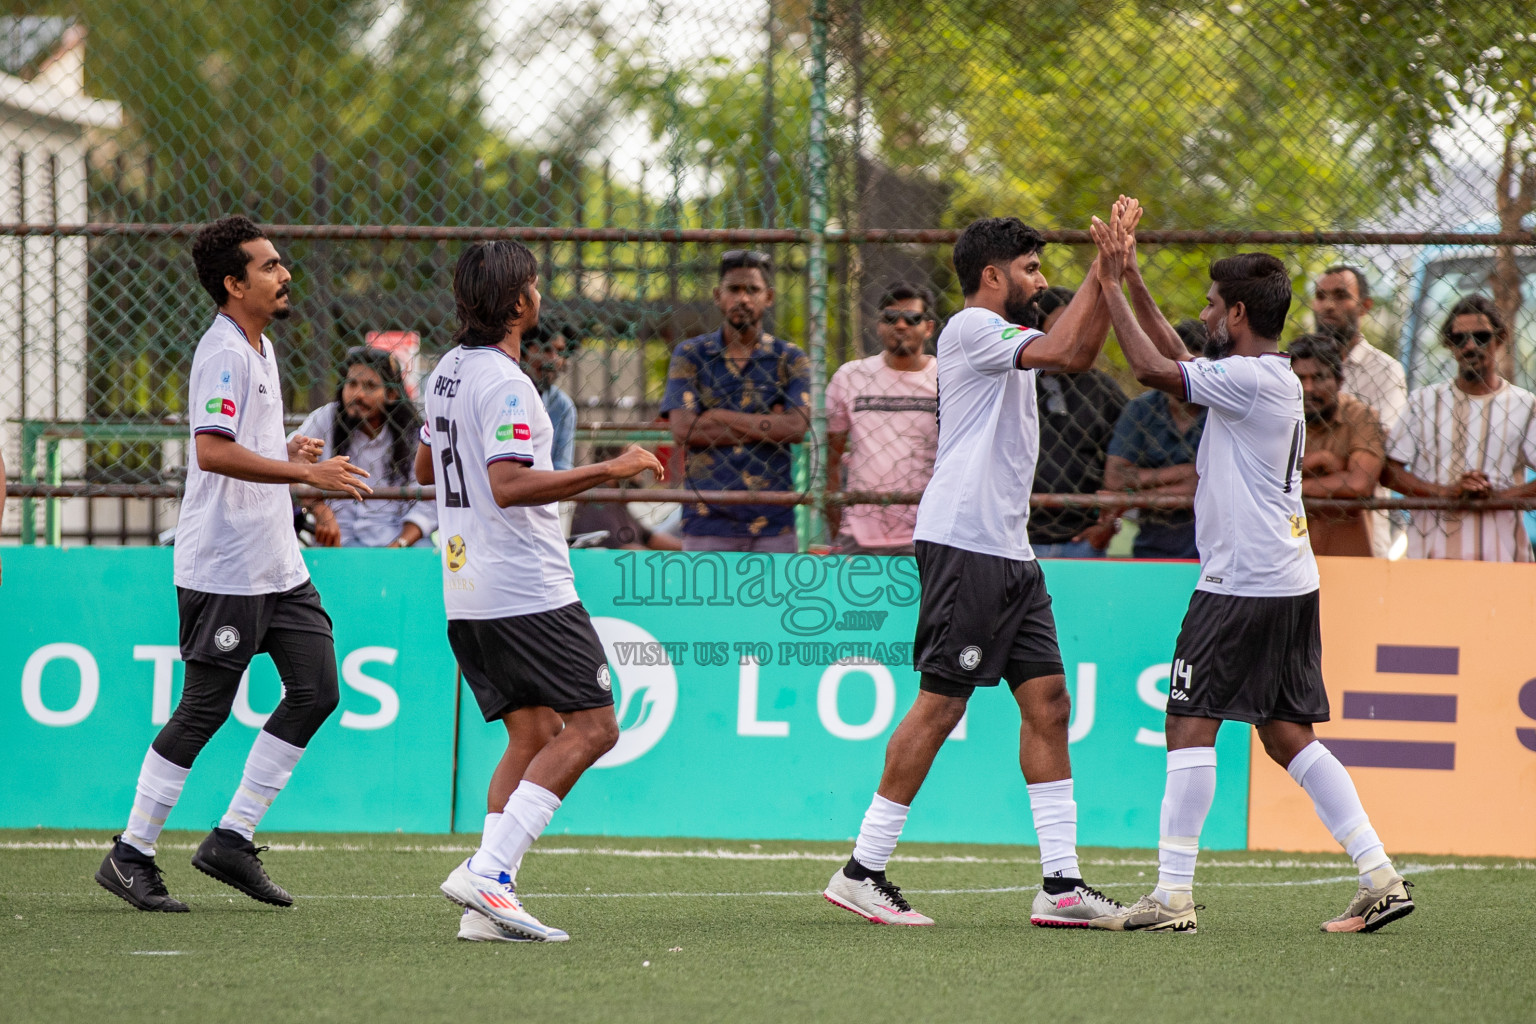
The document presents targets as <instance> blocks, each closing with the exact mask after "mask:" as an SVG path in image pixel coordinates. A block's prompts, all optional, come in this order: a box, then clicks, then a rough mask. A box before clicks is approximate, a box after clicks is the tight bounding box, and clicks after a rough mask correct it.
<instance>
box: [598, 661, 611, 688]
mask: <svg viewBox="0 0 1536 1024" xmlns="http://www.w3.org/2000/svg"><path fill="white" fill-rule="evenodd" d="M597 685H598V686H601V687H602V688H603V689H604V690H605V691H607V690H612V689H613V677H612V676H610V675H609V674H608V665H607V663H606V662H605V663H604V664H603V665H602V666H601V667H600V668H599V669H598V670H597Z"/></svg>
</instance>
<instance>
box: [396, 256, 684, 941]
mask: <svg viewBox="0 0 1536 1024" xmlns="http://www.w3.org/2000/svg"><path fill="white" fill-rule="evenodd" d="M453 299H454V306H455V310H456V313H457V316H458V321H459V329H458V333H457V334H456V335H455V341H457V342H458V344H457V347H455V348H453V349H451V350H450V351H449V352H448V353H447V354H446V355H444V356H443V358H442V360H441V361H440V362H439V363H438V364H437V369H436V370H435V371H434V372H433V374H432V376H431V378H430V379H429V380H428V381H427V385H426V398H427V403H426V404H427V416H426V423H425V424H424V425H423V426H422V429H421V444H420V446H419V447H418V448H417V451H416V477H417V479H418V480H420V481H421V482H422V483H423V484H430V483H434V482H435V483H436V485H437V499H436V500H437V511H438V531H439V533H440V534H441V536H442V537H443V538H444V541H443V603H444V605H445V606H446V608H447V612H448V642H449V644H450V645H451V646H452V647H453V653H454V656H455V657H456V658H457V659H458V662H459V667H460V669H461V671H462V672H463V674H464V679H465V681H466V682H467V683H468V684H469V687H470V689H471V690H472V691H473V692H474V694H475V700H476V701H477V703H478V704H479V705H480V711H481V713H482V714H483V715H484V716H485V720H486V721H487V722H496V721H499V722H501V723H502V724H503V725H504V726H505V727H506V730H507V750H506V753H505V754H504V755H503V756H502V759H501V762H500V764H498V766H497V768H496V771H495V773H494V774H493V775H492V777H491V786H490V794H489V798H488V803H487V807H488V811H489V813H488V814H487V815H486V819H485V830H484V833H483V835H482V838H481V841H480V847H479V849H478V850H476V851H475V853H474V855H473V856H472V857H470V858H469V859H468V860H466V861H464V863H462V864H460V865H459V866H458V867H457V868H455V869H454V871H453V873H452V874H450V875H449V876H448V878H447V880H446V881H444V882H443V885H442V889H443V893H444V894H445V895H446V896H447V897H448V898H449V899H450V900H452V901H453V902H454V903H457V904H459V905H460V906H462V907H464V908H465V911H464V914H463V915H462V916H461V917H460V925H459V937H460V938H463V939H469V940H473V941H483V940H493V941H494V940H504V941H519V940H524V941H526V940H533V941H538V942H563V941H565V940H566V939H567V938H569V936H567V935H566V933H565V932H563V931H561V930H560V929H558V928H551V927H549V926H548V925H545V924H543V923H542V922H540V921H539V920H538V918H536V917H534V916H533V915H532V914H530V913H528V911H526V910H525V909H523V906H522V904H521V903H520V902H519V900H518V898H517V890H516V882H517V870H518V866H519V864H520V863H521V862H522V858H523V854H524V853H526V852H527V851H528V848H529V847H530V846H531V845H532V844H533V841H534V840H535V839H537V838H538V837H539V834H540V833H542V832H543V831H544V829H545V827H546V826H547V825H548V824H549V820H550V818H551V817H552V816H553V815H554V813H555V810H556V808H558V807H559V806H560V801H562V800H563V799H565V797H566V795H567V794H568V793H569V792H570V791H571V787H572V786H574V785H575V784H576V780H577V779H579V778H581V774H582V773H583V772H584V771H586V770H587V769H588V768H590V767H591V766H592V764H593V762H595V761H596V760H597V759H598V758H599V757H602V756H603V754H605V753H607V752H608V751H609V750H610V749H611V748H612V747H613V745H614V743H616V742H617V741H618V738H619V726H618V723H617V722H616V721H615V720H614V716H613V692H612V684H611V681H610V677H609V672H608V660H607V657H606V656H605V655H604V653H603V646H602V643H601V642H600V641H599V640H598V637H597V631H596V630H594V629H593V628H592V620H591V619H590V618H589V617H588V616H587V610H586V609H585V608H583V607H582V605H581V601H580V599H579V598H578V597H577V596H576V585H575V580H574V577H573V575H572V572H571V559H570V552H569V549H568V547H567V545H566V541H565V534H564V532H563V531H562V530H561V528H560V510H559V506H558V505H557V504H556V503H557V502H558V501H560V500H561V499H562V498H570V497H573V496H575V495H577V494H580V493H581V492H582V491H585V490H587V489H588V488H591V487H602V486H605V485H608V484H611V483H614V482H616V481H619V480H628V479H630V478H632V477H635V476H638V475H640V474H641V473H644V472H645V471H646V470H650V471H651V472H653V473H655V474H656V477H657V478H658V479H660V478H661V477H662V475H663V470H662V466H661V463H660V462H658V461H657V460H656V456H654V455H652V454H651V453H650V452H648V451H646V450H645V449H643V448H640V447H639V446H636V445H631V446H630V447H628V448H627V449H625V450H624V452H622V453H621V454H620V455H619V456H618V457H617V458H615V459H611V460H609V461H607V462H600V463H597V464H595V465H590V466H578V467H576V468H574V469H566V470H556V469H554V467H553V463H552V448H553V444H554V427H553V425H552V424H551V422H550V418H549V414H548V412H546V411H545V409H544V403H543V400H542V399H541V398H540V397H539V391H538V388H537V387H536V386H535V385H534V383H533V381H532V380H530V379H529V378H528V376H527V375H526V374H525V373H524V372H523V370H522V368H521V366H519V364H518V360H519V359H520V358H521V356H522V339H523V336H524V335H525V334H527V333H528V332H529V331H531V330H532V329H533V328H534V327H535V326H536V325H537V324H538V322H539V290H538V261H537V259H536V258H535V257H534V255H533V253H532V252H530V251H529V250H528V248H527V246H524V245H522V244H521V243H518V242H512V241H505V242H482V243H477V244H475V245H471V246H469V247H468V248H466V249H465V250H464V252H463V254H462V255H460V257H459V261H458V265H457V266H455V268H454V273H453Z"/></svg>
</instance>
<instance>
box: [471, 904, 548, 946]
mask: <svg viewBox="0 0 1536 1024" xmlns="http://www.w3.org/2000/svg"><path fill="white" fill-rule="evenodd" d="M459 938H461V939H463V940H464V941H465V942H532V941H533V940H532V939H530V938H527V937H526V936H523V935H508V934H507V933H506V932H504V931H502V930H501V929H500V928H498V927H496V926H495V925H493V924H491V919H490V918H488V917H481V916H480V915H479V914H477V913H475V912H474V911H473V910H466V911H464V915H463V916H462V917H460V918H459Z"/></svg>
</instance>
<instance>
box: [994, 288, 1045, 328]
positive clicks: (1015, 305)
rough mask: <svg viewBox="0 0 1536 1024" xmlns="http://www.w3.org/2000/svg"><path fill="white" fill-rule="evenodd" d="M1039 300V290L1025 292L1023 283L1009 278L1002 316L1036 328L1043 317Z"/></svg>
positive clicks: (1013, 321) (1023, 325)
mask: <svg viewBox="0 0 1536 1024" xmlns="http://www.w3.org/2000/svg"><path fill="white" fill-rule="evenodd" d="M1039 300H1040V293H1039V292H1037V291H1035V292H1027V291H1025V290H1024V286H1023V285H1020V284H1018V283H1017V282H1015V281H1014V280H1012V279H1011V278H1010V279H1009V281H1008V294H1007V295H1006V296H1004V297H1003V318H1004V319H1005V320H1007V321H1008V322H1009V323H1014V324H1018V325H1019V326H1020V327H1036V328H1038V327H1039V326H1040V321H1042V320H1044V319H1045V318H1044V317H1043V316H1041V315H1040V301H1039Z"/></svg>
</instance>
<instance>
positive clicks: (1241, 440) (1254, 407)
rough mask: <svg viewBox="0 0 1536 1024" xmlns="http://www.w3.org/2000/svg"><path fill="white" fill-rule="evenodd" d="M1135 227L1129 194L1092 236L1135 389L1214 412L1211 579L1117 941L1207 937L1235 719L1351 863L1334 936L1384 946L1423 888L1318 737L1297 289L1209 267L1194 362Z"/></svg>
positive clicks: (1231, 264) (1249, 267)
mask: <svg viewBox="0 0 1536 1024" xmlns="http://www.w3.org/2000/svg"><path fill="white" fill-rule="evenodd" d="M1140 216H1141V211H1140V207H1139V205H1138V204H1137V203H1136V201H1135V200H1127V199H1125V197H1123V196H1122V197H1121V201H1120V202H1118V203H1117V204H1116V206H1115V210H1114V212H1113V213H1112V214H1111V215H1110V220H1109V223H1107V224H1106V223H1104V222H1103V221H1100V220H1099V219H1098V218H1097V217H1095V218H1094V221H1093V225H1092V229H1091V230H1092V233H1093V238H1094V241H1095V242H1096V243H1097V244H1098V246H1099V281H1100V284H1101V288H1102V290H1103V294H1104V297H1105V300H1106V302H1107V304H1108V308H1109V315H1110V318H1111V319H1112V320H1113V322H1114V325H1115V336H1116V337H1117V338H1119V339H1120V344H1121V347H1122V348H1123V349H1124V351H1125V356H1126V359H1127V360H1128V361H1129V362H1130V364H1131V369H1132V370H1133V371H1135V374H1136V379H1137V380H1139V381H1141V383H1143V384H1145V385H1147V386H1148V387H1154V388H1157V389H1159V390H1161V391H1166V392H1168V393H1169V394H1170V395H1173V396H1174V397H1175V398H1178V399H1180V400H1181V401H1189V402H1193V403H1195V404H1197V405H1204V406H1206V407H1207V408H1208V409H1209V414H1208V418H1207V419H1206V426H1205V433H1204V434H1203V435H1202V436H1201V439H1200V451H1199V455H1198V456H1197V459H1196V463H1195V465H1196V468H1197V469H1198V470H1199V474H1200V480H1199V484H1198V485H1197V487H1196V490H1195V530H1196V546H1197V547H1198V548H1199V549H1200V582H1199V583H1198V584H1197V585H1196V588H1195V593H1194V596H1193V597H1192V598H1191V599H1190V602H1189V612H1188V613H1187V614H1186V615H1185V617H1184V624H1183V627H1182V628H1181V629H1180V631H1179V638H1178V642H1177V644H1176V646H1175V648H1174V660H1173V664H1172V667H1171V671H1170V676H1169V699H1168V718H1167V723H1166V729H1167V736H1168V769H1167V770H1168V777H1167V785H1166V788H1165V790H1164V793H1163V805H1162V814H1161V819H1160V822H1159V832H1160V839H1159V841H1158V881H1157V887H1156V888H1155V889H1154V890H1153V891H1152V892H1151V893H1150V894H1149V895H1147V896H1144V897H1142V899H1141V900H1140V901H1139V902H1137V903H1136V904H1135V905H1134V906H1132V907H1130V908H1129V909H1127V910H1126V911H1125V912H1124V913H1123V914H1121V915H1120V916H1119V917H1118V918H1116V919H1115V921H1114V922H1113V927H1114V928H1116V929H1117V930H1124V931H1165V932H1181V933H1192V932H1194V931H1195V927H1196V915H1195V912H1196V911H1197V910H1198V909H1200V908H1199V907H1198V906H1197V905H1196V904H1195V902H1194V895H1193V883H1194V875H1195V858H1196V854H1197V852H1198V850H1199V840H1200V829H1201V827H1202V826H1203V825H1204V823H1205V817H1206V814H1207V813H1208V812H1209V811H1210V809H1211V801H1212V799H1213V797H1214V794H1215V791H1216V733H1217V731H1218V730H1219V729H1220V727H1221V723H1222V722H1223V721H1238V722H1248V723H1250V724H1251V725H1253V726H1255V727H1256V728H1257V729H1258V733H1259V739H1260V740H1261V741H1262V742H1263V744H1264V750H1265V752H1266V753H1267V754H1269V756H1270V757H1271V758H1273V759H1274V761H1275V762H1276V763H1277V764H1279V765H1280V766H1281V767H1283V768H1285V770H1286V771H1287V772H1289V773H1290V775H1291V778H1293V779H1295V780H1296V782H1297V783H1298V784H1299V785H1300V786H1301V787H1302V788H1303V789H1305V790H1306V792H1307V795H1308V796H1310V797H1311V798H1312V803H1313V806H1314V807H1315V809H1316V811H1317V816H1318V818H1319V819H1320V820H1321V821H1322V823H1323V824H1324V825H1325V826H1326V827H1327V828H1328V831H1329V832H1330V833H1332V835H1333V837H1334V838H1335V839H1336V840H1338V842H1339V844H1340V845H1341V846H1343V847H1344V849H1345V850H1346V852H1348V854H1349V856H1350V858H1351V859H1352V860H1353V861H1354V862H1355V867H1356V869H1357V871H1358V872H1359V882H1360V888H1359V890H1358V891H1357V892H1356V894H1355V897H1354V899H1352V900H1351V901H1350V903H1349V905H1348V907H1346V908H1345V910H1344V912H1343V913H1342V914H1340V915H1339V916H1338V917H1335V918H1333V919H1331V920H1329V921H1325V922H1323V925H1322V930H1323V931H1325V932H1369V931H1375V930H1376V929H1378V928H1380V927H1382V926H1383V925H1385V924H1389V923H1390V922H1392V921H1395V920H1398V919H1399V918H1402V917H1404V916H1406V915H1407V914H1410V913H1412V911H1413V900H1412V899H1411V898H1410V897H1409V895H1408V886H1409V885H1410V884H1411V883H1409V882H1406V881H1405V880H1404V879H1403V877H1402V876H1401V875H1399V874H1398V873H1397V871H1396V869H1395V868H1393V866H1392V862H1391V860H1390V859H1388V857H1387V854H1386V850H1385V849H1384V847H1383V845H1382V842H1381V839H1380V838H1379V837H1378V836H1377V835H1376V830H1375V829H1373V828H1372V827H1371V821H1370V818H1369V817H1368V816H1367V815H1366V813H1365V808H1364V807H1363V806H1362V805H1361V803H1360V796H1359V794H1358V793H1357V792H1356V791H1355V784H1354V781H1353V780H1352V779H1351V778H1350V777H1349V772H1348V771H1346V770H1345V768H1344V766H1343V765H1342V764H1341V763H1340V762H1339V760H1338V758H1336V757H1335V756H1334V755H1333V754H1332V753H1330V752H1329V750H1328V748H1327V747H1325V746H1324V745H1323V744H1322V743H1321V742H1319V741H1318V739H1317V736H1316V734H1315V733H1314V732H1313V729H1312V726H1313V723H1316V722H1326V721H1327V720H1328V694H1327V692H1326V691H1325V690H1324V689H1323V675H1322V636H1321V628H1320V617H1319V612H1318V575H1317V563H1316V561H1315V560H1314V559H1313V557H1312V549H1311V545H1310V543H1309V541H1308V539H1307V518H1306V512H1305V510H1304V509H1303V507H1302V500H1301V459H1302V455H1303V454H1304V451H1303V449H1304V447H1305V445H1304V440H1303V439H1304V438H1305V436H1306V422H1305V414H1304V408H1303V404H1302V390H1301V384H1300V382H1299V381H1298V380H1297V378H1296V375H1295V374H1294V373H1292V372H1291V369H1290V361H1289V359H1288V357H1286V356H1284V355H1282V354H1281V353H1280V352H1279V337H1280V331H1281V329H1282V328H1283V327H1284V326H1285V315H1286V312H1287V311H1288V310H1289V308H1290V304H1291V282H1290V277H1289V275H1287V273H1286V270H1285V265H1284V264H1282V263H1281V262H1280V261H1279V260H1278V259H1276V258H1275V257H1273V256H1270V255H1267V254H1264V253H1242V254H1240V255H1237V256H1229V257H1227V258H1226V259H1222V260H1217V261H1216V262H1215V263H1213V264H1212V265H1211V286H1210V289H1209V290H1208V291H1207V292H1206V306H1205V309H1204V310H1203V311H1202V312H1201V314H1200V319H1201V320H1203V321H1204V322H1205V327H1206V332H1207V337H1208V339H1209V340H1208V343H1207V349H1206V354H1205V356H1204V357H1202V358H1192V357H1191V356H1190V355H1189V353H1188V351H1187V350H1186V349H1185V347H1184V344H1183V342H1181V341H1180V340H1179V336H1178V335H1177V334H1176V333H1175V332H1174V330H1173V328H1172V327H1171V326H1169V324H1168V322H1167V320H1165V319H1164V318H1163V315H1162V313H1161V312H1159V311H1158V308H1157V304H1156V303H1155V302H1154V301H1153V300H1152V297H1151V295H1150V293H1149V292H1148V291H1147V288H1146V285H1145V283H1144V282H1143V281H1142V279H1141V274H1140V272H1139V270H1138V269H1137V266H1136V247H1135V246H1136V238H1135V233H1134V232H1135V227H1136V222H1137V221H1138V220H1139V218H1140ZM1122 282H1124V283H1125V284H1127V285H1129V288H1130V292H1131V300H1132V302H1127V301H1126V297H1125V295H1124V293H1123V292H1122V291H1121V285H1122ZM1132 303H1134V309H1133V307H1132Z"/></svg>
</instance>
